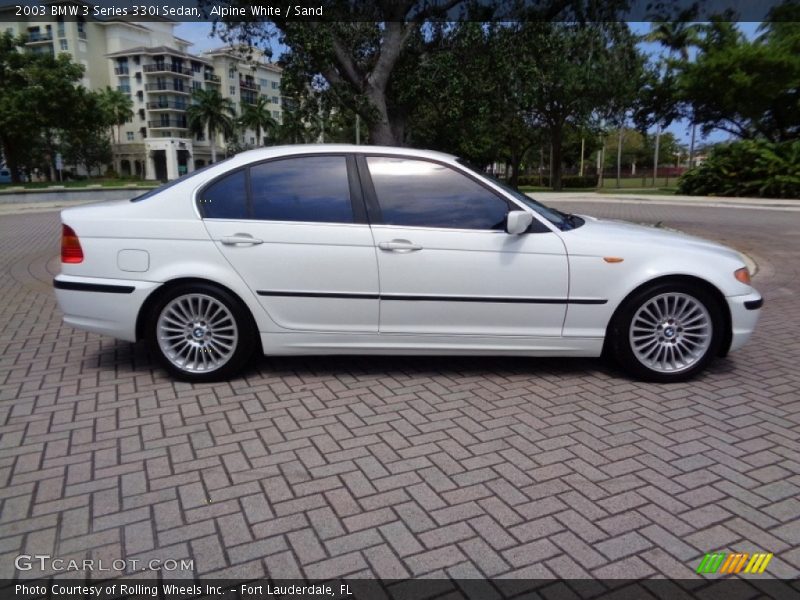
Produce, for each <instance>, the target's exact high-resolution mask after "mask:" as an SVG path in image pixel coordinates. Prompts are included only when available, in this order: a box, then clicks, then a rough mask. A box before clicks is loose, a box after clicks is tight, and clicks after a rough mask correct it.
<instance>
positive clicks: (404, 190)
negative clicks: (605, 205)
mask: <svg viewBox="0 0 800 600" xmlns="http://www.w3.org/2000/svg"><path fill="white" fill-rule="evenodd" d="M364 166H366V169H367V170H368V172H369V176H368V177H367V176H365V177H364V179H365V180H366V186H367V194H368V196H369V198H370V210H371V212H370V218H371V220H372V222H373V236H374V238H375V243H376V250H377V256H378V268H379V273H380V296H381V301H380V331H381V333H421V334H447V335H492V336H535V337H539V336H560V335H561V329H562V325H563V323H564V316H565V314H566V307H567V296H568V291H569V290H568V267H567V256H566V253H565V249H564V245H563V243H562V241H561V239H560V238H559V237H558V235H556V234H555V233H553V232H551V231H550V230H548V229H547V228H546V227H544V226H543V225H540V227H539V228H536V227H533V228H532V229H531V231H532V232H531V233H525V234H522V235H509V234H508V233H506V232H505V219H506V215H507V213H508V211H509V209H514V210H517V209H518V207H517V206H516V205H514V204H513V203H509V201H507V200H506V199H505V198H503V197H501V196H499V195H498V194H497V193H496V192H494V191H493V190H491V189H490V188H489V187H488V186H486V185H484V184H482V183H480V182H479V181H478V180H477V179H475V178H473V177H471V176H468V175H466V174H465V173H463V172H461V171H458V170H456V169H455V168H453V167H451V166H449V165H446V164H444V163H439V162H434V161H427V160H419V159H409V158H403V157H391V156H368V157H367V158H366V161H365V163H362V171H363V170H364V169H363V168H364ZM373 212H374V213H376V214H374V215H373V214H372V213H373ZM534 224H536V225H539V223H538V221H534Z"/></svg>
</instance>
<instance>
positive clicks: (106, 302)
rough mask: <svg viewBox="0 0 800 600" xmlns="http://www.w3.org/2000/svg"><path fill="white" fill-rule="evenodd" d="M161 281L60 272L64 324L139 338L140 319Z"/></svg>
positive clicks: (123, 337) (57, 281)
mask: <svg viewBox="0 0 800 600" xmlns="http://www.w3.org/2000/svg"><path fill="white" fill-rule="evenodd" d="M159 285H161V284H159V283H154V282H151V281H131V280H129V279H99V278H96V277H74V276H70V275H58V276H56V278H55V279H54V280H53V287H54V288H55V294H56V301H57V302H58V306H59V308H60V309H61V311H62V312H63V313H64V323H65V324H66V325H69V326H70V327H75V328H76V329H83V330H84V331H91V332H93V333H99V334H102V335H109V336H111V337H115V338H118V339H121V340H127V341H129V342H135V341H136V318H137V316H138V315H139V310H140V309H141V307H142V304H144V301H145V299H146V298H147V297H148V296H149V295H150V293H151V292H152V291H153V290H154V289H155V288H157V287H158V286H159Z"/></svg>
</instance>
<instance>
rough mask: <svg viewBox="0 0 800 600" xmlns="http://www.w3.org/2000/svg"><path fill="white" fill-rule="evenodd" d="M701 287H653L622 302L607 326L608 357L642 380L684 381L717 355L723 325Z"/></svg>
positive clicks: (715, 306)
mask: <svg viewBox="0 0 800 600" xmlns="http://www.w3.org/2000/svg"><path fill="white" fill-rule="evenodd" d="M722 314H723V313H722V307H721V306H720V305H719V301H718V300H717V299H716V298H715V297H714V296H713V295H712V294H711V293H710V292H708V291H706V290H705V289H704V288H702V287H701V286H697V285H692V284H688V283H670V282H664V283H660V284H655V285H653V286H651V287H648V288H646V289H644V290H642V291H640V292H637V293H635V294H634V295H633V296H631V297H630V298H628V299H626V300H625V301H624V302H623V304H622V305H621V306H620V308H619V310H618V311H617V314H616V315H615V316H614V319H613V321H612V323H611V325H610V327H609V342H610V350H611V354H612V356H613V357H614V358H615V359H616V361H617V362H618V363H619V364H620V365H621V366H622V367H623V369H625V370H626V371H627V372H628V373H630V374H631V375H633V376H634V377H636V378H638V379H642V380H644V381H653V382H659V383H671V382H677V381H686V380H688V379H691V378H692V377H694V376H695V375H697V374H698V373H699V372H700V371H702V370H703V369H705V368H706V367H707V366H708V364H709V363H710V362H711V361H712V360H713V359H714V357H716V356H717V355H718V354H719V350H720V345H721V343H722V339H723V337H724V328H725V322H724V319H723V316H722Z"/></svg>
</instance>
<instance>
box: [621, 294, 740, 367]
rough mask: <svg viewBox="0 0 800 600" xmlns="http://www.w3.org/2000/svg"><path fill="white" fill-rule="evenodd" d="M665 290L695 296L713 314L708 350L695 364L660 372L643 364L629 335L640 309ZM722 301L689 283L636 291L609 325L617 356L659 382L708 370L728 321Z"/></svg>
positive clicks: (623, 364)
mask: <svg viewBox="0 0 800 600" xmlns="http://www.w3.org/2000/svg"><path fill="white" fill-rule="evenodd" d="M665 293H679V294H687V295H689V296H692V297H693V298H695V299H696V300H698V301H699V302H701V303H702V304H703V305H704V306H705V308H706V310H707V311H708V314H709V315H710V316H711V328H712V335H711V343H710V344H709V347H708V349H707V350H706V353H705V354H704V355H703V357H702V358H701V359H700V360H698V361H697V362H696V363H695V364H694V365H692V366H691V367H690V368H689V369H686V370H685V371H681V372H679V373H661V372H658V371H653V370H651V369H650V368H648V367H647V366H645V365H643V364H642V363H641V362H639V360H638V359H637V358H636V356H635V355H634V353H633V349H632V348H631V344H630V341H629V337H628V332H629V331H630V326H631V321H632V320H633V316H634V314H635V313H636V311H637V310H639V308H640V307H641V306H642V304H644V303H645V302H647V301H648V300H650V299H651V298H653V297H655V296H658V295H659V294H665ZM722 315H723V313H722V307H721V306H720V305H719V300H717V298H715V297H714V295H713V294H712V293H710V292H708V291H707V290H705V289H703V288H702V287H701V286H697V285H692V284H689V283H671V282H664V283H660V284H655V285H653V286H650V287H648V288H646V289H644V290H641V291H639V292H637V293H635V294H633V295H632V296H631V297H630V298H628V299H627V300H626V301H625V302H624V304H623V305H622V306H621V307H620V309H619V311H618V312H617V315H616V316H615V318H614V321H613V323H612V325H611V327H610V332H609V333H610V338H611V340H610V341H611V348H612V353H613V356H614V358H616V360H617V362H618V363H619V364H620V365H621V366H622V367H623V368H624V369H625V370H626V371H627V372H629V373H631V374H632V375H634V376H635V377H637V378H638V379H642V380H644V381H652V382H658V383H672V382H677V381H686V380H687V379H691V378H692V377H694V376H695V375H697V374H698V373H699V372H700V371H702V370H703V369H705V368H706V367H707V366H708V364H709V363H710V362H711V361H712V360H713V359H714V358H715V357H716V356H717V355H718V354H719V350H720V345H721V343H722V339H723V331H724V327H725V322H724V319H723V316H722Z"/></svg>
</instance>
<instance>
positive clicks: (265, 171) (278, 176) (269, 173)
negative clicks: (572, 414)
mask: <svg viewBox="0 0 800 600" xmlns="http://www.w3.org/2000/svg"><path fill="white" fill-rule="evenodd" d="M250 193H251V195H252V203H253V213H252V218H253V219H258V220H262V221H306V222H316V223H352V222H353V205H352V203H351V201H350V184H349V182H348V178H347V159H346V158H345V157H344V156H303V157H297V158H287V159H282V160H272V161H269V162H265V163H261V164H258V165H253V166H252V167H250Z"/></svg>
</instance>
